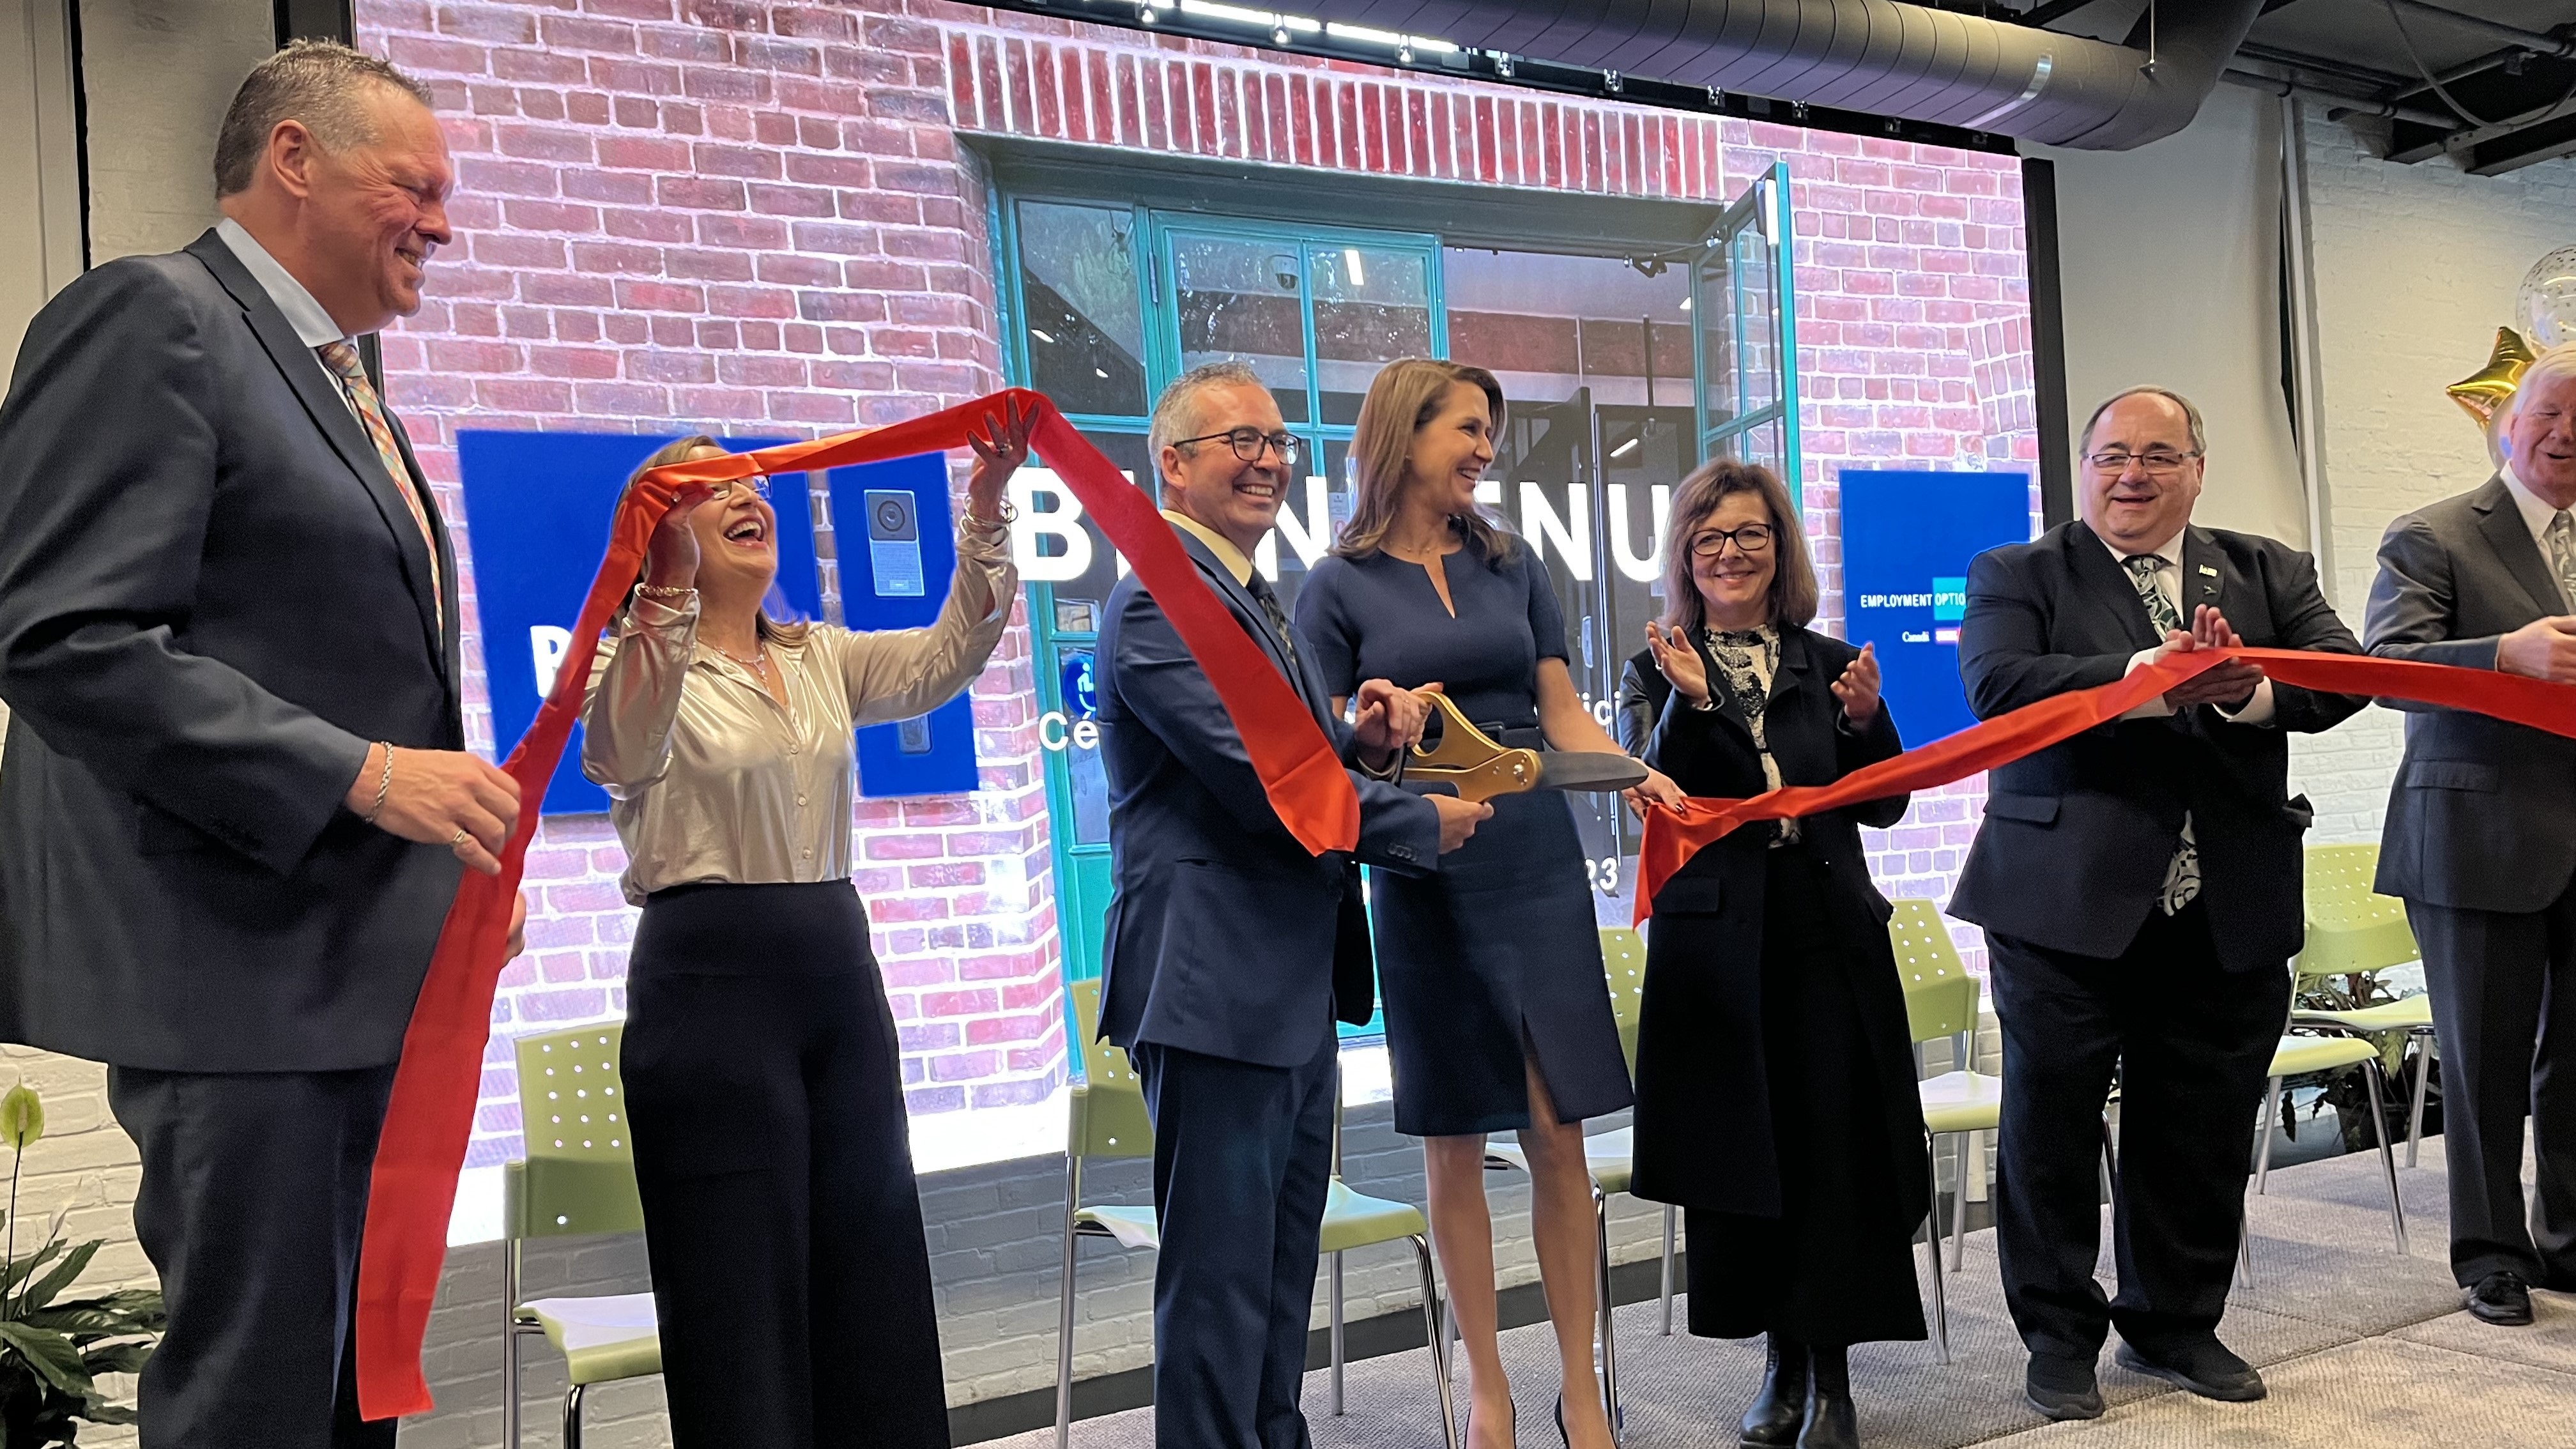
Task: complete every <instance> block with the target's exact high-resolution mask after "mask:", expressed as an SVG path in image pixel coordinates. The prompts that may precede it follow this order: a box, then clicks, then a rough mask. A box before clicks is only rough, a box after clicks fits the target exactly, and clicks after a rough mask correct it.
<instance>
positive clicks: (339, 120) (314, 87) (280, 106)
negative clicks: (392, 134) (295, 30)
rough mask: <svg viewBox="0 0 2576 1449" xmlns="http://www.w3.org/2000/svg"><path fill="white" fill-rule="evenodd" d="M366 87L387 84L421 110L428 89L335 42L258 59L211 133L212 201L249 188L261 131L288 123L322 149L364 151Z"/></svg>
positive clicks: (264, 137) (264, 136)
mask: <svg viewBox="0 0 2576 1449" xmlns="http://www.w3.org/2000/svg"><path fill="white" fill-rule="evenodd" d="M371 86H391V87H393V88H394V89H395V90H398V91H400V92H402V93H403V94H404V95H407V96H409V97H411V98H412V99H413V100H416V101H418V102H420V103H421V104H422V105H424V106H426V105H428V104H430V99H429V87H427V86H425V85H422V84H421V83H420V82H419V81H416V80H413V79H412V78H411V77H410V76H407V75H405V74H403V73H402V72H401V71H399V70H396V69H395V68H394V66H393V63H392V62H390V61H383V60H378V59H376V58H375V57H374V56H372V55H369V54H367V53H366V52H364V51H360V50H352V49H350V48H349V47H348V46H345V45H342V44H340V43H339V42H338V41H336V40H297V41H291V42H289V43H288V44H287V47H286V48H285V49H284V50H281V51H279V52H278V53H277V54H275V55H272V56H270V57H269V58H268V59H266V60H263V61H261V62H260V63H259V64H258V65H256V66H253V67H252V68H251V73H250V74H249V75H248V76H246V77H244V78H243V80H242V83H241V89H239V90H237V91H235V92H233V103H232V105H231V106H230V107H228V108H227V109H226V110H225V111H224V124H223V129H222V130H220V131H218V132H216V133H215V195H216V196H218V197H225V196H232V195H235V194H237V193H239V192H242V191H246V190H248V189H250V184H251V181H252V179H253V178H254V177H256V176H257V175H258V174H259V158H260V156H261V155H262V153H264V152H266V151H267V149H268V137H269V133H270V132H272V131H275V130H276V129H277V124H278V122H280V121H296V122H299V123H301V124H302V125H303V127H304V129H306V130H307V131H310V132H312V133H313V139H314V141H315V142H317V143H318V144H320V145H321V146H322V148H323V149H324V150H327V151H341V150H346V149H347V148H349V147H351V146H364V145H367V144H369V143H370V142H372V141H374V140H375V139H376V134H375V128H374V126H372V125H371V124H369V122H368V119H367V109H366V106H365V105H364V104H363V103H362V99H361V98H362V96H363V95H364V93H365V91H366V90H367V88H369V87H371Z"/></svg>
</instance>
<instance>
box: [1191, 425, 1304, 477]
mask: <svg viewBox="0 0 2576 1449" xmlns="http://www.w3.org/2000/svg"><path fill="white" fill-rule="evenodd" d="M1219 438H1223V439H1224V440H1225V443H1226V446H1227V447H1230V448H1232V449H1234V456H1236V457H1238V458H1241V459H1242V460H1243V461H1245V462H1247V463H1258V462H1260V461H1261V450H1262V449H1263V448H1265V447H1266V448H1268V449H1269V450H1270V451H1272V452H1274V453H1277V454H1278V455H1279V466H1281V467H1283V468H1294V467H1296V466H1297V450H1298V448H1299V447H1300V446H1302V445H1301V444H1300V442H1299V440H1298V438H1297V435H1296V434H1294V433H1265V432H1263V431H1261V430H1260V429H1259V428H1235V429H1232V430H1230V431H1227V432H1222V433H1203V434H1201V435H1200V436H1198V437H1195V438H1174V439H1173V440H1172V446H1173V447H1175V448H1183V447H1187V446H1189V445H1190V444H1192V443H1213V442H1215V441H1216V440H1217V439H1219Z"/></svg>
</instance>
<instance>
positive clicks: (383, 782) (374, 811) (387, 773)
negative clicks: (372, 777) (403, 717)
mask: <svg viewBox="0 0 2576 1449" xmlns="http://www.w3.org/2000/svg"><path fill="white" fill-rule="evenodd" d="M376 748H377V749H380V750H382V751H384V752H385V768H384V772H383V773H382V774H380V775H378V776H376V803H375V804H373V805H371V806H369V807H367V813H366V814H364V815H362V816H359V817H358V818H359V819H361V820H364V821H366V822H367V823H368V824H369V825H373V824H375V823H376V817H377V816H379V815H382V814H384V813H385V797H386V796H387V795H390V794H392V793H393V788H394V745H393V741H391V740H378V741H376Z"/></svg>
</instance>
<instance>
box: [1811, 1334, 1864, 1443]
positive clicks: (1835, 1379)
mask: <svg viewBox="0 0 2576 1449" xmlns="http://www.w3.org/2000/svg"><path fill="white" fill-rule="evenodd" d="M1809 1356H1810V1359H1811V1361H1812V1366H1811V1368H1810V1370H1809V1372H1808V1374H1807V1426H1806V1427H1805V1428H1804V1429H1801V1430H1800V1431H1798V1449H1860V1415H1859V1413H1858V1411H1857V1410H1855V1409H1854V1408H1853V1407H1852V1396H1851V1369H1850V1365H1849V1363H1848V1361H1847V1360H1846V1359H1845V1358H1844V1356H1843V1349H1842V1347H1841V1346H1840V1345H1839V1344H1837V1345H1832V1346H1827V1345H1824V1344H1818V1345H1817V1346H1816V1347H1814V1348H1813V1349H1811V1350H1809Z"/></svg>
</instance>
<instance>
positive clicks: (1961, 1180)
mask: <svg viewBox="0 0 2576 1449" xmlns="http://www.w3.org/2000/svg"><path fill="white" fill-rule="evenodd" d="M1984 1169H1985V1162H1984V1159H1983V1157H1982V1155H1981V1154H1980V1153H1979V1152H1978V1151H1977V1134H1976V1133H1974V1132H1962V1133H1960V1134H1959V1177H1958V1181H1957V1182H1956V1183H1954V1184H1953V1185H1952V1186H1953V1189H1954V1190H1953V1191H1952V1193H1951V1195H1950V1271H1951V1272H1953V1273H1956V1272H1958V1271H1959V1270H1960V1269H1962V1268H1964V1267H1966V1266H1967V1264H1968V1175H1969V1174H1970V1173H1972V1172H1973V1173H1977V1174H1979V1175H1980V1176H1982V1175H1983V1173H1984ZM1932 1261H1933V1263H1934V1265H1935V1266H1938V1265H1939V1263H1940V1261H1941V1253H1940V1249H1939V1248H1938V1247H1935V1248H1934V1249H1933V1252H1932ZM1941 1361H1942V1362H1943V1363H1948V1362H1949V1360H1948V1359H1946V1358H1945V1359H1943V1360H1941Z"/></svg>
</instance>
